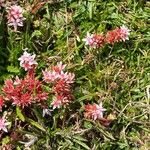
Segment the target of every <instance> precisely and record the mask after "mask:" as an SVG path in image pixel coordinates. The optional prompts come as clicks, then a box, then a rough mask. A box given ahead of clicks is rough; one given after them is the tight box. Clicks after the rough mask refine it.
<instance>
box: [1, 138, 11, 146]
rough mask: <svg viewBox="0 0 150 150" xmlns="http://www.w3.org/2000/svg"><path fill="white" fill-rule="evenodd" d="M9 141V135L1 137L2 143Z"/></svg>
mask: <svg viewBox="0 0 150 150" xmlns="http://www.w3.org/2000/svg"><path fill="white" fill-rule="evenodd" d="M9 142H10V137H9V136H6V137H5V138H3V139H2V145H6V144H7V143H9Z"/></svg>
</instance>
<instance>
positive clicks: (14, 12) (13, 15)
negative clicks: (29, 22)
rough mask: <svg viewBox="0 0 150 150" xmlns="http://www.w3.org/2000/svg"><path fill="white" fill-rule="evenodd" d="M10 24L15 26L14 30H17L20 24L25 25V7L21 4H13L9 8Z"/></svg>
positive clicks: (8, 17)
mask: <svg viewBox="0 0 150 150" xmlns="http://www.w3.org/2000/svg"><path fill="white" fill-rule="evenodd" d="M7 19H8V25H9V26H13V27H14V30H15V31H16V30H17V27H18V26H23V20H24V19H25V18H24V17H23V9H22V8H21V7H20V6H17V5H13V6H10V7H9V8H8V11H7Z"/></svg>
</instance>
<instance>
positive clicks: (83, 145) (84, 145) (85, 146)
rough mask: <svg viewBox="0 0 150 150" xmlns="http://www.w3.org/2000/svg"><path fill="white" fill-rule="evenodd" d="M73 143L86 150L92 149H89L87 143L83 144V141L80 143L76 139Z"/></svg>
mask: <svg viewBox="0 0 150 150" xmlns="http://www.w3.org/2000/svg"><path fill="white" fill-rule="evenodd" d="M73 141H74V142H76V143H77V144H79V145H81V146H82V147H84V148H85V149H87V150H90V148H89V147H88V146H87V145H86V144H85V143H83V142H81V141H78V140H76V139H74V140H73Z"/></svg>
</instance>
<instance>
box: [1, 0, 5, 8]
mask: <svg viewBox="0 0 150 150" xmlns="http://www.w3.org/2000/svg"><path fill="white" fill-rule="evenodd" d="M4 6H5V4H4V0H0V9H1V7H4Z"/></svg>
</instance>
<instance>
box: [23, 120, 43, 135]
mask: <svg viewBox="0 0 150 150" xmlns="http://www.w3.org/2000/svg"><path fill="white" fill-rule="evenodd" d="M26 120H27V121H28V122H29V123H30V124H32V125H33V126H35V127H37V128H38V129H40V130H42V131H44V132H46V130H45V129H44V128H43V127H42V126H41V125H40V124H38V122H35V121H34V120H32V119H30V118H26Z"/></svg>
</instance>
